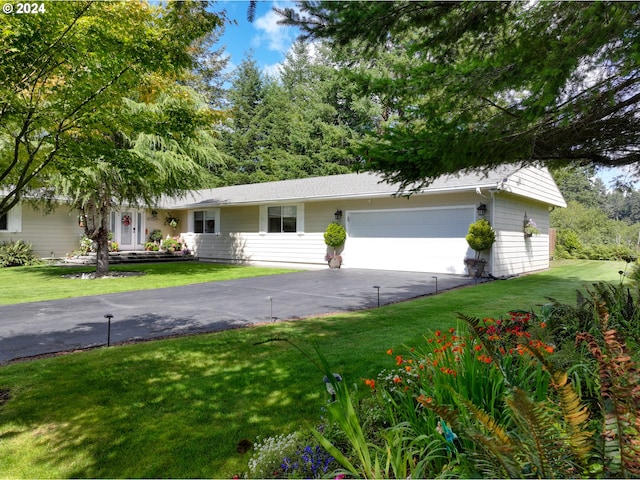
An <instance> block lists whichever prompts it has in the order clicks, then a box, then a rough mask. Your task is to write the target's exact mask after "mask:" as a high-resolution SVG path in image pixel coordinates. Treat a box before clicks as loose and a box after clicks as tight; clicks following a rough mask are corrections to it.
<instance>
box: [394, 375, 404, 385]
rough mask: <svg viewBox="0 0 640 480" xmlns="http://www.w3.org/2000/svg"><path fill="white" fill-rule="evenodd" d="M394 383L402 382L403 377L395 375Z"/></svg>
mask: <svg viewBox="0 0 640 480" xmlns="http://www.w3.org/2000/svg"><path fill="white" fill-rule="evenodd" d="M393 383H402V379H401V378H400V377H399V376H398V375H396V376H395V377H393Z"/></svg>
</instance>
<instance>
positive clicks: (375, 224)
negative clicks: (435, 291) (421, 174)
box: [342, 205, 476, 274]
mask: <svg viewBox="0 0 640 480" xmlns="http://www.w3.org/2000/svg"><path fill="white" fill-rule="evenodd" d="M346 216H347V222H346V228H347V242H346V243H345V249H344V252H343V253H342V256H343V259H344V265H345V267H350V268H377V269H383V270H405V271H418V272H436V273H459V274H462V273H465V266H464V259H465V257H467V256H469V255H470V254H472V253H473V252H472V251H470V250H469V246H468V245H467V242H466V240H465V238H464V237H465V235H466V234H467V231H468V229H469V224H470V223H472V222H473V221H475V219H476V217H475V205H463V206H456V207H441V208H416V209H393V210H366V211H365V210H362V211H348V212H347V215H346Z"/></svg>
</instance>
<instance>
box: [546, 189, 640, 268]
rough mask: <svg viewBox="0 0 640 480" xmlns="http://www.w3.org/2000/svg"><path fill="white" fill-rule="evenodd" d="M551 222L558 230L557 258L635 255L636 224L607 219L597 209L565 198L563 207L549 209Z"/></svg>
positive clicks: (636, 253)
mask: <svg viewBox="0 0 640 480" xmlns="http://www.w3.org/2000/svg"><path fill="white" fill-rule="evenodd" d="M551 225H552V226H553V227H554V228H556V229H557V232H558V235H557V240H556V255H557V256H558V258H584V259H592V260H625V259H626V258H628V257H637V256H638V238H639V237H638V235H640V224H634V225H629V224H628V223H627V222H624V221H620V220H612V219H610V218H607V215H606V213H605V212H604V211H603V210H602V209H601V208H588V207H586V206H584V205H583V204H580V203H578V202H576V201H569V202H568V205H567V208H563V209H555V210H554V211H553V212H551Z"/></svg>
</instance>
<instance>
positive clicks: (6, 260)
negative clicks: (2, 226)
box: [0, 240, 41, 267]
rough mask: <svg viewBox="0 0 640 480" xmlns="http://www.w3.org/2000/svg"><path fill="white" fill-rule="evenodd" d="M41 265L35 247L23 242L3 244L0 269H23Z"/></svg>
mask: <svg viewBox="0 0 640 480" xmlns="http://www.w3.org/2000/svg"><path fill="white" fill-rule="evenodd" d="M39 263H41V261H40V259H39V258H38V256H37V255H36V254H35V253H34V252H33V246H32V245H31V244H30V243H25V242H24V241H23V240H17V241H15V242H3V243H2V244H1V245H0V267H23V266H27V265H37V264H39Z"/></svg>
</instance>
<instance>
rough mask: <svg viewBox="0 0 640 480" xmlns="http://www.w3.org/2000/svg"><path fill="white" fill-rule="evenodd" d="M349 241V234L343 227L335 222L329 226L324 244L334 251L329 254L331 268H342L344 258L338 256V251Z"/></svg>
mask: <svg viewBox="0 0 640 480" xmlns="http://www.w3.org/2000/svg"><path fill="white" fill-rule="evenodd" d="M346 239H347V232H346V230H345V229H344V227H343V226H342V225H340V224H339V223H336V222H333V223H330V224H329V225H328V226H327V229H326V230H325V232H324V243H326V244H327V245H328V246H329V247H331V248H332V249H333V253H327V255H326V257H325V258H326V260H327V261H328V262H329V267H330V268H340V266H341V265H342V257H341V256H340V255H338V253H337V252H336V249H337V248H339V247H340V246H342V245H343V244H344V242H345V240H346Z"/></svg>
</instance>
